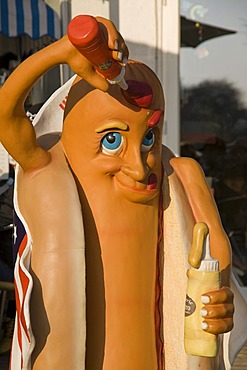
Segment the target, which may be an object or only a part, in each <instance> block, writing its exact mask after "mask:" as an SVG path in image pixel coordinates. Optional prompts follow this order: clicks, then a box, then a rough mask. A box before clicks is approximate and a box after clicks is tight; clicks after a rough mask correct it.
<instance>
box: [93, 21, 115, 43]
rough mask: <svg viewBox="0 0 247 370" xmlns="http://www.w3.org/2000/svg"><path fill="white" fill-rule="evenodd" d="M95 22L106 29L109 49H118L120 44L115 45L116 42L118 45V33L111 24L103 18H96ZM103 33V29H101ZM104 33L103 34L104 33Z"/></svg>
mask: <svg viewBox="0 0 247 370" xmlns="http://www.w3.org/2000/svg"><path fill="white" fill-rule="evenodd" d="M96 19H97V21H98V22H99V23H101V24H103V25H104V26H105V28H106V29H107V39H108V46H109V48H110V49H116V46H117V49H119V47H120V44H119V45H116V42H117V43H119V40H118V39H119V32H118V31H117V29H116V27H115V25H114V23H113V22H111V21H110V20H109V19H105V18H103V17H96ZM101 29H102V30H103V32H104V27H101ZM104 33H105V32H104Z"/></svg>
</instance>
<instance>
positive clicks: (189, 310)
mask: <svg viewBox="0 0 247 370" xmlns="http://www.w3.org/2000/svg"><path fill="white" fill-rule="evenodd" d="M195 310H196V304H195V302H194V301H193V299H192V298H190V297H189V296H188V294H186V301H185V317H186V316H190V315H192V314H193V312H195Z"/></svg>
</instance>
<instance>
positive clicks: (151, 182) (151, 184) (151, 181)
mask: <svg viewBox="0 0 247 370" xmlns="http://www.w3.org/2000/svg"><path fill="white" fill-rule="evenodd" d="M156 186H157V176H156V175H155V173H151V175H150V176H149V177H148V184H147V190H153V189H156Z"/></svg>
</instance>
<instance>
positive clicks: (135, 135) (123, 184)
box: [62, 81, 163, 203]
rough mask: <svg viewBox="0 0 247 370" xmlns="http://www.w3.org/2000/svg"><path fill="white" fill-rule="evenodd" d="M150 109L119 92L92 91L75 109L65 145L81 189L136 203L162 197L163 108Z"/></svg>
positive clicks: (115, 89) (68, 122)
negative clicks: (160, 192)
mask: <svg viewBox="0 0 247 370" xmlns="http://www.w3.org/2000/svg"><path fill="white" fill-rule="evenodd" d="M80 83H82V84H83V83H85V82H84V81H79V82H78V84H80ZM72 89H73V88H72ZM148 105H149V106H148V107H144V108H143V107H140V106H138V105H134V104H132V102H131V101H130V102H129V101H127V100H126V99H125V97H124V96H123V94H122V93H121V90H120V88H119V87H118V86H113V87H112V88H111V89H110V91H109V93H104V92H102V91H99V90H95V89H89V91H88V92H87V93H86V94H85V95H84V96H83V97H82V98H81V99H78V101H77V102H76V103H75V104H74V105H73V108H72V109H71V110H70V111H69V113H68V114H67V116H66V118H65V120H64V129H63V135H62V142H63V145H64V150H65V154H66V156H67V158H68V161H69V163H70V166H71V168H72V170H73V172H74V173H75V175H76V177H77V178H78V180H79V182H80V184H81V185H82V187H83V189H85V190H86V189H87V190H86V191H89V192H99V191H100V192H101V194H102V196H105V197H115V196H116V197H117V198H118V199H121V198H122V199H123V198H125V199H127V200H128V201H131V202H137V203H148V202H150V201H151V200H152V199H154V198H155V197H156V196H157V195H158V193H159V185H160V181H161V139H162V118H163V117H162V116H163V109H162V108H163V107H162V105H161V107H159V105H157V104H156V105H154V104H151V103H150V104H148Z"/></svg>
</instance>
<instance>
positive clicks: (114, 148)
mask: <svg viewBox="0 0 247 370" xmlns="http://www.w3.org/2000/svg"><path fill="white" fill-rule="evenodd" d="M122 146H123V137H122V135H121V134H119V133H118V132H109V133H108V134H106V135H105V136H104V137H103V138H102V140H101V150H102V152H103V153H105V154H109V155H112V154H119V153H120V152H121V150H122Z"/></svg>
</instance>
